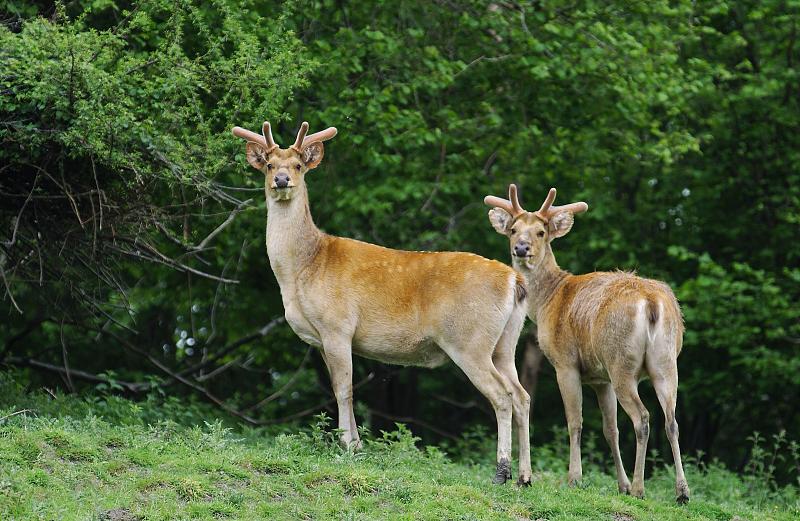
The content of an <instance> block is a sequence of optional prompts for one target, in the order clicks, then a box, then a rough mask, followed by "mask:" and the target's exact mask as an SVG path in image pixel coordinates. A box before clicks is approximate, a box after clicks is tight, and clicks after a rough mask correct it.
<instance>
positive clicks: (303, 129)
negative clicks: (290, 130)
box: [289, 121, 308, 152]
mask: <svg viewBox="0 0 800 521" xmlns="http://www.w3.org/2000/svg"><path fill="white" fill-rule="evenodd" d="M307 133H308V121H303V124H302V125H300V130H298V131H297V139H295V140H294V144H293V145H292V146H290V147H289V148H293V149H295V150H296V151H298V152H300V149H301V148H302V146H303V144H304V143H303V141H304V140H305V138H306V134H307Z"/></svg>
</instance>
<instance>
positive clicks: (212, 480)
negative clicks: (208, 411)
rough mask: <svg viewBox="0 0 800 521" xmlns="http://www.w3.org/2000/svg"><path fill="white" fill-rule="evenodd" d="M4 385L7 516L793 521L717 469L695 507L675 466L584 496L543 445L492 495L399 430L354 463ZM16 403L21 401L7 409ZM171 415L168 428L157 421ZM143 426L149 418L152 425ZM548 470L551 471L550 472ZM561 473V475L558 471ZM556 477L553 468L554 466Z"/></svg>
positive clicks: (694, 473)
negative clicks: (637, 484)
mask: <svg viewBox="0 0 800 521" xmlns="http://www.w3.org/2000/svg"><path fill="white" fill-rule="evenodd" d="M10 387H13V386H11V384H9V383H8V382H5V383H0V392H2V396H3V398H2V401H1V402H0V405H2V409H0V417H3V416H6V415H8V414H11V413H13V412H15V411H18V410H20V409H22V408H29V409H33V410H35V411H36V413H25V414H17V415H15V416H10V417H7V418H4V419H3V420H0V519H4V520H5V519H15V520H16V519H66V520H68V519H81V520H83V519H115V520H117V521H120V520H134V519H142V520H144V519H148V520H149V519H153V520H155V519H336V520H339V519H386V518H388V519H431V520H434V519H435V520H441V519H509V520H524V519H531V520H539V519H546V520H572V519H592V520H596V519H600V520H603V519H606V520H615V521H629V520H649V519H664V520H670V519H675V520H686V519H690V520H692V519H697V520H700V519H714V520H731V519H736V518H737V516H738V518H740V519H750V520H769V519H775V520H783V519H786V520H789V519H797V518H798V516H800V509H798V501H797V493H796V489H774V488H769V487H767V488H764V489H763V490H761V489H758V486H759V484H758V482H757V481H756V480H747V479H743V478H740V477H738V476H736V475H734V474H732V473H730V472H728V471H726V470H724V469H723V468H721V467H719V466H712V467H703V468H699V467H698V466H696V465H694V464H691V463H690V464H689V465H688V469H687V471H688V472H687V474H688V478H689V483H690V485H691V486H692V493H693V497H692V501H691V503H690V504H689V505H687V506H683V507H680V506H677V505H675V504H674V503H673V479H672V477H671V475H670V472H669V468H665V469H660V470H658V471H657V472H656V473H655V475H654V476H653V477H652V478H651V479H649V480H648V481H647V482H646V486H647V493H648V497H647V499H645V500H637V499H634V498H631V497H628V496H621V495H619V494H618V493H617V492H616V481H615V480H614V478H612V477H611V476H609V475H606V474H603V473H601V472H599V471H598V470H595V467H594V466H589V470H588V472H587V474H586V476H585V479H584V482H583V483H582V485H581V486H580V487H577V488H569V487H567V486H566V485H565V483H564V474H565V470H566V461H560V460H559V458H553V454H554V453H555V452H554V451H553V450H551V449H548V448H539V449H537V448H534V460H535V461H537V464H538V466H539V468H540V470H539V471H537V473H536V475H535V476H534V483H533V486H532V487H530V488H525V489H520V488H517V487H516V486H515V485H513V484H511V483H509V484H506V485H504V486H493V485H491V484H490V478H491V477H492V475H493V472H494V469H493V466H492V462H491V461H490V459H491V458H489V460H487V461H486V462H485V464H481V465H469V464H464V463H455V462H453V461H451V460H450V458H448V457H447V456H446V455H445V454H444V453H443V452H442V451H441V450H439V449H437V448H435V447H429V448H424V449H420V448H418V447H417V446H416V444H415V440H414V438H413V437H412V436H411V435H410V434H409V433H408V431H406V430H405V429H403V428H401V429H399V430H398V431H395V432H393V433H389V434H386V435H384V436H383V437H381V438H371V439H367V440H366V444H365V449H364V450H363V451H362V452H359V453H356V454H352V453H348V452H346V451H342V450H340V449H339V448H338V447H337V446H336V444H335V443H332V440H333V438H334V437H335V435H334V434H332V433H330V432H328V431H327V430H326V429H325V428H324V427H325V426H324V424H318V425H316V426H313V427H312V428H310V429H306V430H305V431H303V432H298V433H295V434H278V435H271V434H268V433H267V432H266V431H263V430H252V429H239V430H237V431H233V430H231V429H229V428H226V427H224V426H223V423H222V422H221V421H219V420H215V421H211V422H209V423H202V424H201V425H197V426H191V425H182V424H180V423H177V422H176V421H174V418H175V417H179V419H181V420H182V421H183V423H191V421H189V420H190V418H191V414H187V415H184V416H183V417H180V414H178V415H177V416H176V415H175V413H176V411H177V412H178V413H180V412H181V410H180V408H179V407H175V406H170V407H166V408H160V407H161V406H158V405H155V404H152V403H151V404H145V405H144V406H142V405H137V404H133V403H131V402H126V401H125V400H122V399H119V398H109V399H107V400H102V399H101V400H98V399H93V400H90V401H87V400H81V399H78V398H72V397H64V396H60V397H58V398H56V399H52V398H48V397H47V396H46V395H45V394H44V393H41V392H40V393H35V394H34V395H30V394H27V395H26V394H21V393H19V392H17V391H15V390H14V389H11V388H10ZM12 402H13V403H12ZM159 414H161V415H162V420H160V421H157V420H155V421H154V420H152V418H155V417H158V416H159ZM143 418H147V420H144V419H143ZM543 465H545V466H549V467H552V468H544V469H543V468H542V466H543ZM561 467H563V469H562V468H561ZM555 469H558V470H555Z"/></svg>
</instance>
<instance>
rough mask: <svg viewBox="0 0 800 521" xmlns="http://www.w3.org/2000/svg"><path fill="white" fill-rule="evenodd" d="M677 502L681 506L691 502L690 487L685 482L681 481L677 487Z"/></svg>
mask: <svg viewBox="0 0 800 521" xmlns="http://www.w3.org/2000/svg"><path fill="white" fill-rule="evenodd" d="M675 496H676V497H675V502H677V503H678V504H679V505H685V504H686V503H688V502H689V485H687V484H686V482H685V481H681V482H680V483H678V484H677V486H676V487H675Z"/></svg>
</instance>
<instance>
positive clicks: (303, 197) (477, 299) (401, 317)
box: [233, 121, 531, 486]
mask: <svg viewBox="0 0 800 521" xmlns="http://www.w3.org/2000/svg"><path fill="white" fill-rule="evenodd" d="M307 132H308V123H307V122H303V123H302V125H300V129H299V131H298V133H297V137H296V139H295V141H294V143H293V144H292V145H291V146H289V147H288V148H280V147H279V146H278V144H276V142H275V140H274V138H273V136H272V128H271V126H270V123H269V122H268V121H267V122H264V124H263V126H262V132H261V134H260V135H259V134H257V133H255V132H252V131H249V130H246V129H243V128H241V127H234V128H233V134H234V135H235V136H237V137H239V138H242V139H244V140H246V141H247V144H246V146H245V151H246V158H247V162H248V163H249V164H250V165H251V166H252V167H253V168H255V169H256V170H259V171H261V172H262V173H263V174H264V176H265V182H264V194H265V197H266V206H267V229H266V243H267V256H268V258H269V264H270V267H271V268H272V271H273V273H274V274H275V278H276V279H277V282H278V285H279V286H280V292H281V299H282V302H283V307H284V314H285V318H286V322H287V323H288V324H289V326H290V327H291V329H292V330H293V331H294V333H295V334H296V335H297V336H298V337H300V339H302V340H303V341H305V342H306V343H308V344H310V345H312V346H314V347H316V348H318V349H319V350H320V352H321V354H322V358H323V360H324V362H325V365H326V366H327V369H328V372H329V374H330V379H331V385H332V387H333V393H334V396H335V398H336V404H337V409H338V427H339V431H340V442H341V444H342V445H343V446H345V447H347V448H348V449H350V450H357V449H359V448H360V447H361V440H360V437H359V433H358V430H357V426H356V420H355V416H354V413H353V355H354V354H356V355H359V356H361V357H365V358H368V359H372V360H377V361H380V362H384V363H390V364H398V365H405V366H420V367H428V368H434V367H438V366H441V365H443V364H444V363H445V362H446V361H448V360H452V361H453V362H454V363H455V365H456V366H458V367H459V368H460V369H461V370H462V371H463V373H464V374H465V375H466V377H467V378H468V379H469V381H470V382H471V383H472V384H473V385H474V386H475V387H476V388H477V389H478V391H479V392H480V393H481V394H482V395H483V396H484V397H486V399H487V400H488V401H489V403H490V404H491V406H492V408H493V410H494V414H495V417H496V421H497V458H496V460H497V461H496V472H495V476H494V478H493V482H494V483H496V484H502V483H505V482H506V481H507V480H508V479H511V464H510V459H511V436H512V421H513V423H514V425H515V426H516V429H517V431H518V436H519V441H518V445H519V477H518V481H517V484H519V485H525V486H527V485H530V481H531V460H530V441H529V440H530V434H529V415H528V411H529V408H530V396H529V395H528V394H527V393H526V392H525V389H524V388H523V387H522V385H521V384H520V382H519V378H518V375H517V370H516V367H515V365H514V355H515V350H516V345H517V340H518V338H519V335H520V332H521V329H522V326H523V325H524V322H525V313H526V309H527V306H526V305H525V295H526V290H525V280H524V279H523V278H522V276H521V275H520V274H518V273H516V272H515V271H514V270H513V269H511V268H510V267H509V266H507V265H505V264H503V263H501V262H498V261H495V260H489V259H486V258H483V257H480V256H478V255H475V254H472V253H462V252H419V251H401V250H394V249H389V248H385V247H382V246H378V245H375V244H369V243H366V242H361V241H357V240H354V239H349V238H344V237H337V236H333V235H328V234H327V233H324V232H323V231H321V230H320V229H319V228H317V226H316V225H315V223H314V220H313V219H312V217H311V211H310V209H309V203H308V190H307V187H306V181H305V177H306V174H307V173H308V172H309V171H310V170H313V169H314V168H316V167H317V166H319V164H320V162H321V161H322V158H323V155H324V145H323V142H324V141H327V140H329V139H331V138H333V137H334V136H335V135H336V133H337V130H336V128H335V127H330V128H327V129H325V130H322V131H320V132H317V133H314V134H310V135H307Z"/></svg>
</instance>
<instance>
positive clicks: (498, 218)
mask: <svg viewBox="0 0 800 521" xmlns="http://www.w3.org/2000/svg"><path fill="white" fill-rule="evenodd" d="M489 222H490V223H492V226H493V227H494V229H495V231H496V232H497V233H499V234H500V235H508V225H509V224H511V214H510V213H508V212H507V211H505V210H503V209H502V208H492V209H491V210H489Z"/></svg>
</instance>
